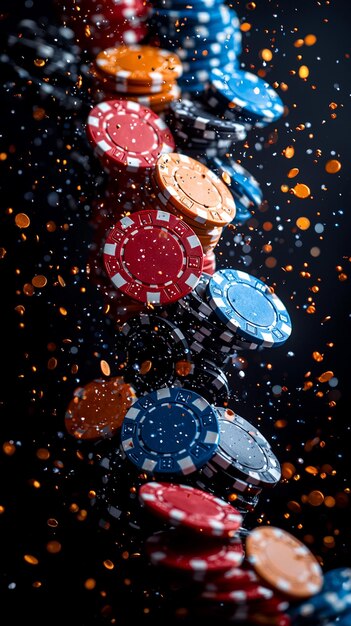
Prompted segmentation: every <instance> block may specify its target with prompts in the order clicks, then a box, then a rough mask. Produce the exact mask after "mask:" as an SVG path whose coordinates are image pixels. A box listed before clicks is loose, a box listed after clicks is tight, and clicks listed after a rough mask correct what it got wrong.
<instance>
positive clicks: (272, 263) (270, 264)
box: [264, 256, 278, 269]
mask: <svg viewBox="0 0 351 626" xmlns="http://www.w3.org/2000/svg"><path fill="white" fill-rule="evenodd" d="M277 263H278V261H277V259H276V258H275V257H274V256H268V257H267V258H266V259H265V262H264V264H265V266H266V267H269V268H270V269H271V268H273V267H276V265H277Z"/></svg>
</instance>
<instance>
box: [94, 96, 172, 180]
mask: <svg viewBox="0 0 351 626" xmlns="http://www.w3.org/2000/svg"><path fill="white" fill-rule="evenodd" d="M87 134H88V139H89V140H90V142H91V145H92V146H93V148H94V152H95V154H96V155H97V156H98V157H99V158H100V159H101V160H102V163H103V164H107V165H108V167H110V168H111V169H118V168H119V169H124V170H126V171H128V172H135V173H138V172H139V171H140V170H141V171H143V172H145V171H146V170H150V169H151V168H152V167H153V166H154V164H155V163H156V160H157V158H158V156H159V155H160V154H162V153H164V152H172V150H173V148H174V140H173V137H172V134H171V132H170V130H169V129H168V127H167V126H166V124H165V123H164V122H163V121H162V120H161V118H160V117H159V116H158V115H156V113H154V112H153V111H151V110H150V109H148V108H147V107H143V106H142V105H140V104H138V103H137V102H131V101H124V100H110V101H108V102H101V103H99V104H97V105H96V106H95V107H94V108H93V109H92V111H91V112H90V115H89V116H88V120H87Z"/></svg>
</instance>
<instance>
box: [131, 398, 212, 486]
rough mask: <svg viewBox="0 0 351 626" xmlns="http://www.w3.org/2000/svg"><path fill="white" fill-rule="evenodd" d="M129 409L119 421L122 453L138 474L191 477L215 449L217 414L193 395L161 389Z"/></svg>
mask: <svg viewBox="0 0 351 626" xmlns="http://www.w3.org/2000/svg"><path fill="white" fill-rule="evenodd" d="M131 409H133V410H131ZM131 409H130V410H129V411H128V412H127V414H126V416H125V418H124V421H123V426H122V432H121V442H122V449H123V450H124V452H125V454H126V456H127V457H128V459H129V460H130V461H131V462H132V463H134V465H136V466H137V467H138V468H139V469H140V470H142V471H145V472H150V473H155V474H159V473H161V474H174V475H176V474H191V473H192V472H195V471H196V470H197V469H199V468H200V467H202V466H203V465H205V463H207V461H209V459H210V458H211V457H212V456H213V455H214V453H215V451H216V449H217V447H218V442H219V425H218V417H217V412H216V410H215V408H214V407H213V406H211V405H210V404H209V403H208V402H207V401H206V400H205V399H204V398H202V396H200V395H199V394H197V393H195V392H194V391H190V390H187V389H182V388H180V389H176V388H175V389H171V388H169V387H165V388H163V389H158V390H157V391H153V392H151V393H149V394H147V395H145V396H143V397H141V398H140V399H139V400H138V401H137V402H135V403H134V405H133V407H131Z"/></svg>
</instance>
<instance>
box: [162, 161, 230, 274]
mask: <svg viewBox="0 0 351 626" xmlns="http://www.w3.org/2000/svg"><path fill="white" fill-rule="evenodd" d="M151 185H152V188H153V191H154V196H155V200H153V204H154V205H155V206H158V207H160V208H162V209H163V210H165V211H169V212H170V213H173V214H174V215H176V216H177V217H179V218H180V219H182V220H184V221H185V222H186V223H187V224H189V226H191V228H192V229H193V230H194V232H195V233H196V234H197V236H198V238H199V239H200V241H201V244H202V247H203V250H204V254H205V260H204V267H203V271H204V272H207V273H208V274H213V273H214V271H215V269H216V258H215V255H214V249H215V247H216V245H217V243H218V242H219V240H220V238H221V236H222V232H223V228H224V227H225V226H227V225H228V224H229V223H230V222H232V221H233V219H234V217H235V213H236V208H235V202H234V199H233V196H232V194H231V192H230V190H229V188H228V187H227V185H226V184H225V183H224V182H223V181H222V180H221V179H220V178H219V177H218V176H217V175H216V174H214V172H212V171H211V170H210V169H209V168H208V167H206V166H205V165H204V164H203V163H200V162H199V161H196V160H195V159H192V158H190V157H188V156H186V155H183V154H179V153H171V154H165V155H160V157H159V158H158V159H157V162H156V165H155V168H154V170H153V172H152V176H151Z"/></svg>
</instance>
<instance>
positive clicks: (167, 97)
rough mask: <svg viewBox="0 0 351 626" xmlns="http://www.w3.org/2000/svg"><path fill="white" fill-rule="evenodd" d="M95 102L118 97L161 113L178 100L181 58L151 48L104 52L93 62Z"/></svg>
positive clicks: (140, 47) (159, 49)
mask: <svg viewBox="0 0 351 626" xmlns="http://www.w3.org/2000/svg"><path fill="white" fill-rule="evenodd" d="M90 73H91V75H92V77H93V80H94V84H95V91H94V93H93V98H94V100H95V101H96V102H101V101H103V100H111V99H112V100H113V99H116V98H119V99H125V100H132V101H134V102H138V103H139V104H142V105H144V106H147V107H150V109H152V110H153V111H155V112H157V113H161V112H162V111H164V110H165V109H166V108H167V107H168V105H169V103H170V102H172V101H173V100H175V99H176V98H179V96H180V88H179V87H178V85H177V79H178V78H179V76H181V73H182V65H181V62H180V59H179V57H178V56H177V55H176V54H174V53H171V52H169V51H168V50H162V49H161V48H153V47H152V46H146V45H143V46H139V45H130V46H117V47H114V48H107V49H106V50H102V51H101V52H99V54H98V55H97V56H96V58H95V60H94V62H93V63H92V66H91V70H90Z"/></svg>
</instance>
